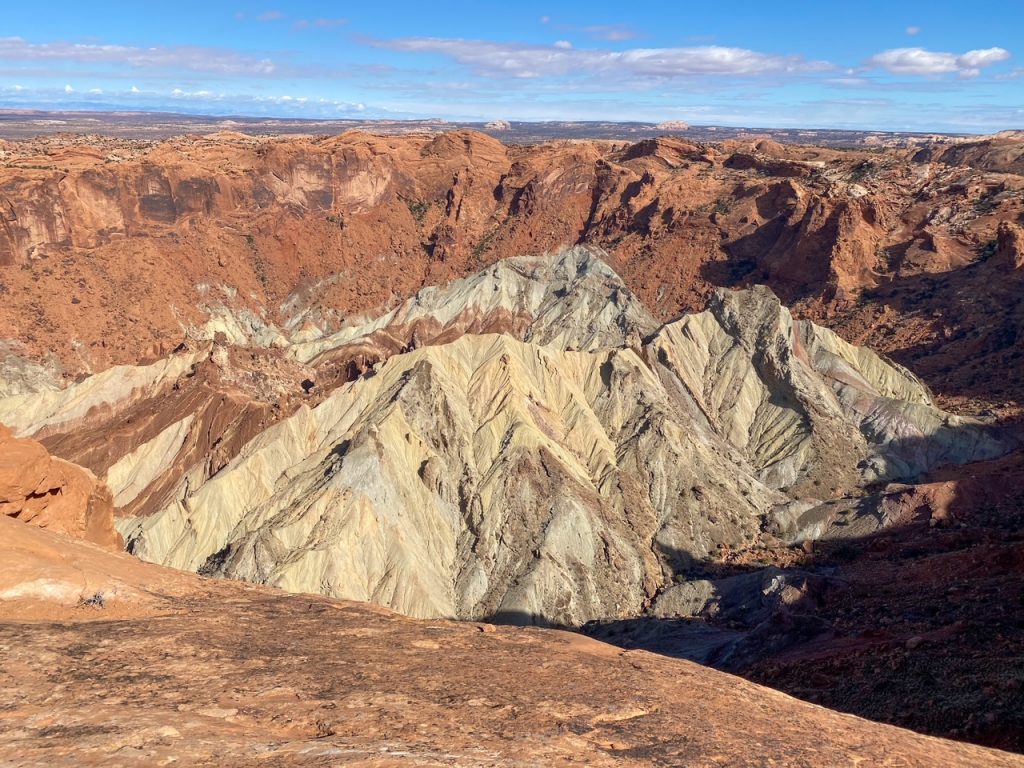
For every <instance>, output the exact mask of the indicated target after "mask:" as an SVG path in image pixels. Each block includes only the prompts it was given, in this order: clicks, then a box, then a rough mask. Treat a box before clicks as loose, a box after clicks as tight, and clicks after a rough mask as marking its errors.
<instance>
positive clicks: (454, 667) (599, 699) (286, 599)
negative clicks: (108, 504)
mask: <svg viewBox="0 0 1024 768" xmlns="http://www.w3.org/2000/svg"><path fill="white" fill-rule="evenodd" d="M0 562H2V563H3V564H4V567H3V568H2V569H0V647H3V648H4V664H3V668H2V669H0V697H2V698H3V700H4V701H7V702H17V706H13V707H8V708H7V709H5V710H4V712H3V723H4V727H3V728H0V762H2V763H5V764H38V765H59V764H65V763H74V764H75V765H81V766H89V765H108V764H110V763H111V762H117V763H124V762H125V761H126V760H127V761H129V762H133V761H135V758H136V756H138V757H139V759H141V761H142V762H144V763H147V764H149V763H165V762H168V763H169V762H175V763H180V764H188V765H207V764H217V765H222V766H235V765H238V766H241V765H250V764H251V763H252V756H253V755H254V754H259V755H262V756H263V757H264V758H265V759H266V760H269V761H270V762H271V763H280V764H286V765H294V766H303V765H321V764H323V763H324V762H338V761H339V760H340V761H343V762H345V763H349V764H359V765H377V766H379V765H438V764H456V765H460V766H480V767H481V768H483V766H493V765H496V764H500V765H510V764H516V763H525V764H531V765H557V764H562V763H569V762H577V763H579V762H583V763H585V764H586V765H593V766H642V765H650V764H652V763H656V764H666V765H667V764H674V763H685V764H686V765H692V766H707V767H708V768H711V767H712V766H719V765H722V764H723V762H724V763H727V764H728V765H731V766H740V767H742V766H751V768H752V767H753V766H762V765H764V764H765V761H766V760H768V761H771V762H774V763H778V764H806V765H839V764H843V763H844V762H848V761H850V760H851V759H853V760H856V761H860V762H861V763H864V764H870V765H875V766H900V767H901V768H907V767H911V766H912V767H916V766H921V768H924V767H925V766H933V765H936V764H941V765H943V766H950V767H951V768H959V767H960V766H963V767H964V768H966V767H967V766H970V767H971V768H1018V767H1019V766H1021V765H1024V759H1022V758H1021V757H1019V756H1015V755H1011V754H1008V753H1005V752H998V751H996V750H991V749H984V748H982V747H977V746H973V745H969V744H959V743H956V742H952V741H946V740H943V739H936V738H931V737H928V736H922V735H919V734H915V733H911V732H910V731H905V730H902V729H899V728H894V727H892V726H887V725H881V724H878V723H871V722H868V721H866V720H862V719H860V718H857V717H853V716H851V715H845V714H840V713H837V712H830V711H829V710H826V709H823V708H822V707H818V706H814V705H812V704H808V703H805V702H801V701H798V700H796V699H793V698H790V697H789V696H786V695H784V694H781V693H778V692H776V691H772V690H769V689H766V688H762V687H761V686H758V685H754V684H752V683H749V682H746V681H743V680H739V679H737V678H734V677H730V676H727V675H724V674H723V673H721V672H717V671H715V670H712V669H708V668H706V667H701V666H698V665H696V664H693V663H690V662H686V661H679V660H675V659H669V658H665V657H658V656H655V655H653V654H648V653H642V652H631V653H622V652H621V651H620V650H619V649H616V648H613V647H611V646H608V645H605V644H603V643H599V642H597V641H594V640H590V639H588V638H584V637H580V636H579V635H573V634H569V633H565V632H559V631H555V630H542V631H539V630H524V629H519V628H514V627H497V626H494V625H490V624H456V623H450V622H439V621H430V622H417V621H412V620H409V619H406V618H403V617H400V616H397V615H395V614H392V613H389V612H387V611H384V610H381V609H375V608H372V607H369V606H365V605H356V604H352V603H342V602H338V601H332V600H328V599H325V598H323V597H319V596H314V595H286V594H283V593H280V592H278V591H275V590H270V589H266V588H256V587H252V586H249V585H242V584H237V583H231V582H224V581H212V580H206V579H199V578H197V577H196V576H194V575H191V574H184V573H180V572H175V571H171V570H170V569H163V568H159V567H157V566H154V565H151V564H146V563H140V562H138V561H137V560H135V559H133V558H131V557H128V556H127V555H116V554H113V553H108V552H103V551H101V550H98V549H97V548H95V547H90V546H86V545H84V544H82V543H79V542H74V541H71V540H69V539H66V538H64V537H62V536H59V535H57V534H54V533H53V532H51V531H44V530H40V529H38V528H35V527H33V526H29V525H25V524H23V523H20V522H17V521H15V520H10V519H7V518H4V517H2V516H0ZM112 627H116V633H112V630H111V628H112ZM524 669H529V670H530V674H529V675H524V674H523V670H524Z"/></svg>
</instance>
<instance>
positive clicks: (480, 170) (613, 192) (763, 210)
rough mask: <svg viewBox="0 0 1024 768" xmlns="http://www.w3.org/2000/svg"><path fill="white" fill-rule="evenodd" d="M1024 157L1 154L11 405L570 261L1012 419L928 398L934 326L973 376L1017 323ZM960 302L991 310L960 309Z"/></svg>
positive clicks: (791, 149) (589, 148) (249, 151)
mask: <svg viewBox="0 0 1024 768" xmlns="http://www.w3.org/2000/svg"><path fill="white" fill-rule="evenodd" d="M1022 146H1024V143H1022V142H1021V140H1020V139H1019V137H1014V136H1003V137H992V138H989V139H984V140H980V141H975V142H943V141H941V140H933V141H931V142H929V143H926V144H924V146H920V142H918V143H912V145H911V146H908V147H907V148H900V147H894V148H886V149H873V150H865V149H856V150H850V151H840V150H836V149H829V148H822V147H802V146H793V145H780V144H777V143H775V142H772V141H765V140H758V139H751V140H750V141H729V142H723V143H721V144H717V145H712V144H705V143H697V142H687V141H683V140H681V139H679V138H671V137H663V138H661V139H647V140H644V141H641V142H638V143H636V144H632V145H622V144H615V143H610V142H581V141H577V142H568V143H565V142H563V143H558V142H548V143H542V144H538V145H531V146H505V145H502V144H501V143H499V142H498V141H496V140H494V139H493V138H490V137H487V136H485V135H483V134H479V133H473V132H469V131H461V132H454V133H449V134H443V135H435V136H423V135H419V136H402V137H395V136H391V137H381V136H371V135H368V134H365V133H359V132H349V133H346V134H343V135H341V136H337V137H331V138H304V137H290V138H271V137H250V136H244V135H242V134H234V133H220V134H213V135H210V136H207V137H198V138H197V137H186V138H177V139H171V140H167V141H164V142H159V143H153V142H142V141H116V140H103V141H100V140H99V139H97V142H96V144H95V146H93V145H90V144H88V142H84V143H83V142H82V141H76V142H74V145H73V146H71V145H70V144H69V142H68V141H66V137H65V138H62V137H49V138H43V139H37V140H34V141H20V142H10V144H9V149H8V150H7V152H6V153H5V156H4V157H3V158H2V159H0V189H2V200H0V207H2V208H3V210H4V211H5V213H4V214H3V221H4V226H3V228H0V270H2V275H3V279H2V281H0V282H2V285H3V286H4V291H5V292H4V294H3V296H4V301H3V302H0V327H2V328H5V329H7V330H6V331H5V334H6V336H7V338H8V339H10V340H14V341H17V343H18V345H19V346H18V348H17V349H15V350H12V351H11V353H10V354H13V355H14V356H15V358H16V360H12V364H13V363H15V362H16V363H17V364H18V365H25V364H28V365H43V366H44V370H45V372H46V375H45V376H43V377H42V378H40V376H36V375H33V376H29V377H28V378H27V379H26V380H25V381H23V382H22V383H21V384H19V386H20V387H22V388H24V387H30V388H31V387H40V386H49V384H50V381H51V379H52V377H56V378H57V379H58V380H59V381H60V382H61V383H67V382H69V381H73V380H74V379H75V378H76V377H77V376H78V375H79V374H81V373H92V372H99V371H102V370H104V369H105V368H108V367H110V366H111V365H114V364H136V363H138V362H139V361H140V360H143V359H153V358H154V357H157V356H160V355H164V354H166V353H167V352H169V351H170V350H171V349H173V348H175V347H176V346H177V345H178V344H179V343H180V342H182V341H184V340H186V338H187V337H189V336H190V335H192V334H193V332H194V331H195V330H196V329H203V328H206V329H207V330H211V331H213V332H215V326H216V325H217V324H218V323H220V324H221V325H223V326H224V327H223V329H222V330H224V331H225V332H226V333H227V335H228V336H232V335H233V334H234V333H236V332H237V333H243V334H245V333H249V334H251V333H252V332H253V326H256V327H261V326H263V325H268V324H269V325H273V326H276V327H278V328H283V329H291V330H297V329H298V327H299V326H302V325H305V326H306V327H307V329H308V330H312V329H314V328H315V329H316V330H315V333H317V335H329V334H331V333H334V332H336V331H339V330H341V329H342V328H344V327H347V326H350V325H351V324H352V323H353V322H354V321H356V322H357V321H358V318H359V317H360V316H361V315H365V314H366V313H370V314H371V315H372V316H379V315H381V314H383V313H384V312H385V311H386V310H387V309H390V308H392V307H394V306H395V305H396V304H398V303H399V302H401V301H402V300H404V299H406V298H408V297H409V296H411V295H413V294H414V293H415V292H416V291H418V290H420V289H421V288H423V287H425V286H429V285H435V284H438V283H442V282H445V281H447V280H450V279H453V278H459V277H464V276H466V275H467V274H470V273H473V272H475V271H477V270H479V269H480V268H481V267H483V266H485V265H487V264H490V263H494V262H496V261H498V260H500V259H502V258H506V257H509V256H515V255H519V254H522V253H540V252H544V251H551V250H557V249H559V248H561V247H564V246H568V245H573V244H577V243H580V244H590V245H597V246H602V247H604V248H605V249H606V250H607V252H608V253H609V258H610V263H611V266H612V267H613V268H615V269H616V270H617V271H618V272H619V273H620V274H621V275H622V276H623V278H624V280H625V282H626V283H627V285H629V286H630V287H631V288H632V289H633V290H634V291H635V292H636V293H637V295H638V296H639V297H640V298H641V300H643V301H644V302H645V303H646V304H647V305H648V306H649V307H650V308H651V310H652V311H653V312H654V314H655V315H656V316H657V317H658V318H659V320H662V321H664V320H668V319H670V318H671V317H673V316H675V315H677V314H678V313H680V312H681V311H694V310H697V309H700V308H701V307H703V305H704V304H705V302H706V299H707V297H708V295H709V294H710V292H711V290H712V289H713V288H714V287H716V286H736V285H738V284H750V283H767V284H769V285H770V286H771V287H772V289H773V290H774V291H775V292H776V294H778V295H779V296H780V297H782V299H783V300H784V301H785V302H786V304H787V305H791V306H793V305H795V306H796V308H797V309H798V311H799V312H800V314H801V315H804V316H808V317H812V318H814V319H817V320H819V321H824V322H825V324H827V325H828V326H829V327H830V328H832V329H833V330H837V331H839V332H841V333H842V334H843V335H844V336H845V337H846V338H856V339H857V340H858V341H861V342H864V343H868V344H870V345H871V346H872V347H874V348H876V349H879V350H881V351H883V352H887V353H898V354H899V355H901V357H900V360H901V362H905V363H906V362H911V363H913V364H914V368H915V370H917V371H919V372H922V373H925V374H927V375H928V377H929V380H930V381H932V383H933V386H935V388H936V390H937V391H938V392H939V394H940V395H942V396H944V397H947V398H951V400H950V402H955V403H957V404H958V405H961V406H963V405H964V404H973V403H975V402H978V401H979V400H980V401H981V402H984V404H985V406H987V407H994V408H1001V409H1002V408H1007V407H1010V406H1008V405H1007V404H1006V403H1005V399H1006V398H1005V396H1004V395H1003V394H1002V392H1003V390H1004V389H1007V388H1008V390H1009V391H1015V390H1014V389H1013V388H1014V386H1016V385H1014V384H1013V383H1012V382H1011V383H1009V384H1008V383H1006V382H1005V381H1004V380H1003V378H1001V377H995V376H991V377H990V376H988V375H987V374H984V375H983V376H982V377H981V378H980V379H979V378H978V377H976V381H977V383H976V384H975V385H974V387H971V386H970V385H969V384H968V383H966V382H959V381H953V382H950V383H949V385H948V386H942V387H938V386H937V384H939V383H941V384H943V385H946V383H947V382H946V381H945V379H940V378H936V377H941V376H942V375H944V374H943V373H942V372H943V371H945V370H947V368H948V364H947V363H946V362H945V360H943V359H942V358H943V357H944V354H943V353H942V352H941V351H939V350H934V349H932V348H930V347H929V346H928V344H927V342H928V341H929V340H930V339H931V338H933V334H934V333H935V332H936V329H935V327H934V317H935V316H936V313H940V314H941V316H942V317H943V318H945V322H946V325H947V328H950V329H956V328H963V336H962V337H960V336H955V337H954V338H953V339H952V341H951V342H950V343H951V344H952V346H953V349H952V354H954V355H955V356H956V357H957V359H958V361H966V360H973V359H974V358H975V356H977V355H979V354H980V355H981V356H982V358H983V359H984V360H985V361H988V362H987V363H986V365H984V366H982V369H985V370H987V369H989V368H993V367H994V368H998V367H1000V366H1001V365H1003V364H1004V362H1005V361H1003V358H1004V357H1005V354H1006V352H1005V349H1006V348H1005V347H1001V346H999V345H998V339H999V338H1005V336H1006V334H1007V333H1008V332H1009V330H1008V329H1009V328H1013V329H1014V330H1016V329H1018V328H1019V327H1020V325H1021V323H1022V322H1024V320H1022V319H1021V318H1018V317H1017V315H1016V312H1015V311H1014V312H1013V313H1010V314H1008V315H1007V316H1003V317H999V318H994V317H992V316H990V315H989V314H988V313H987V312H986V311H985V310H986V307H987V306H988V305H989V304H991V303H993V302H996V303H1001V302H1005V299H1004V297H1003V296H1002V295H1001V293H1002V292H1001V287H1000V285H999V284H998V281H996V280H994V279H993V274H994V273H997V272H999V271H1000V270H1002V269H1003V267H1002V266H1001V262H1002V259H998V260H991V259H987V258H986V257H987V255H991V254H992V253H994V252H995V250H996V248H997V244H996V242H995V241H996V240H997V239H998V232H997V230H998V228H999V225H1000V224H1001V223H1003V222H1008V223H1010V224H1014V225H1019V224H1020V223H1021V220H1022V216H1024V199H1022V190H1024V176H1022V175H1021V173H1020V167H1019V162H1020V161H1019V158H1020V155H1021V152H1022V151H1024V150H1022ZM996 262H1000V263H998V264H997V263H996ZM964 291H969V292H971V293H972V294H974V293H977V295H979V296H985V297H989V301H982V302H979V303H964V302H957V301H954V300H953V298H952V297H954V296H956V295H958V294H960V293H962V292H964ZM128 296H130V297H131V301H126V300H125V297H128ZM55 297H60V298H59V300H55ZM228 316H230V319H228ZM211 321H212V322H213V325H209V323H211ZM954 332H955V331H954ZM211 338H212V335H211ZM268 340H269V337H268ZM0 341H2V340H0ZM979 341H980V343H979ZM10 354H7V353H6V352H3V351H0V370H3V365H4V363H3V360H4V358H5V357H6V358H8V359H11V358H10ZM933 379H934V381H933ZM24 391H28V390H24ZM1014 398H1015V399H1019V398H1016V396H1014ZM1013 407H1015V406H1013Z"/></svg>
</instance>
